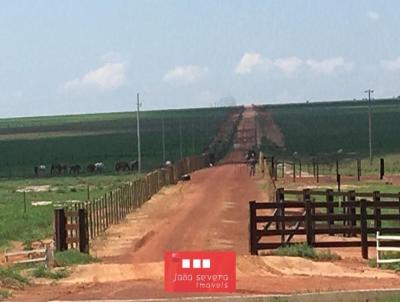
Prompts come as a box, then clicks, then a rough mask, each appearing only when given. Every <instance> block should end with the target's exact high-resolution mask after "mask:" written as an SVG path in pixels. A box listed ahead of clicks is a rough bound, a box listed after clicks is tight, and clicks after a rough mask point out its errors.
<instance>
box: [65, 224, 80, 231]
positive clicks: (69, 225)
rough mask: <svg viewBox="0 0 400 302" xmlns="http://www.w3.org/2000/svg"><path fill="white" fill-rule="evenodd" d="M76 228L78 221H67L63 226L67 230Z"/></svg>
mask: <svg viewBox="0 0 400 302" xmlns="http://www.w3.org/2000/svg"><path fill="white" fill-rule="evenodd" d="M78 228H79V224H78V223H69V224H67V225H66V226H65V229H66V230H68V231H71V230H78Z"/></svg>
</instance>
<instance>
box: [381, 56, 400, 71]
mask: <svg viewBox="0 0 400 302" xmlns="http://www.w3.org/2000/svg"><path fill="white" fill-rule="evenodd" d="M381 67H382V68H383V69H386V70H388V71H400V57H397V58H396V59H394V60H382V61H381Z"/></svg>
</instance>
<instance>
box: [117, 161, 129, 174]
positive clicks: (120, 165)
mask: <svg viewBox="0 0 400 302" xmlns="http://www.w3.org/2000/svg"><path fill="white" fill-rule="evenodd" d="M129 170H130V167H129V164H128V163H127V162H126V161H119V162H117V163H116V164H115V171H117V172H119V171H129Z"/></svg>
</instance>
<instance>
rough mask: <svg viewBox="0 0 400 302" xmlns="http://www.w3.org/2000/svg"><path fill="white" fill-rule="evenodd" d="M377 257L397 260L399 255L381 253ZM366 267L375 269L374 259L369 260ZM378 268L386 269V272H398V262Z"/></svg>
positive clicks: (380, 265)
mask: <svg viewBox="0 0 400 302" xmlns="http://www.w3.org/2000/svg"><path fill="white" fill-rule="evenodd" d="M379 257H381V258H382V259H399V258H400V253H399V252H384V253H381V255H380V256H379ZM368 265H369V266H370V267H377V263H376V258H373V259H370V260H369V261H368ZM379 267H380V268H382V269H388V270H393V271H396V272H400V262H397V263H384V264H379Z"/></svg>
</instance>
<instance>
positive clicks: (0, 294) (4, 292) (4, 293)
mask: <svg viewBox="0 0 400 302" xmlns="http://www.w3.org/2000/svg"><path fill="white" fill-rule="evenodd" d="M10 296H11V292H10V291H9V290H8V289H3V288H0V298H3V299H6V298H8V297H10Z"/></svg>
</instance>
